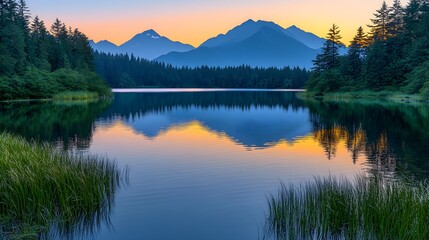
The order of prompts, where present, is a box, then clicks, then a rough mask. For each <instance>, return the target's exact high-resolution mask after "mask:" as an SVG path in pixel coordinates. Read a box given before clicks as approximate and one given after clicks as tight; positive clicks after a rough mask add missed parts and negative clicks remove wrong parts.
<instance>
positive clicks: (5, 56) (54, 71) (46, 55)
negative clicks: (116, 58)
mask: <svg viewBox="0 0 429 240" xmlns="http://www.w3.org/2000/svg"><path fill="white" fill-rule="evenodd" d="M68 91H70V92H73V91H89V92H96V93H98V94H99V95H108V94H110V89H109V88H108V87H107V85H106V84H105V83H104V81H103V80H102V79H101V78H100V77H99V76H98V75H97V74H96V73H95V72H94V59H93V51H92V49H91V46H90V45H89V42H88V38H87V37H86V36H85V34H83V33H82V32H80V31H79V30H78V29H73V28H71V27H67V26H66V25H65V24H64V23H63V22H61V21H60V20H59V19H56V21H55V22H54V23H53V24H52V26H51V27H50V29H47V27H46V25H45V23H44V21H43V20H41V19H39V17H37V16H35V17H34V18H31V15H30V11H29V9H28V7H27V5H26V2H25V0H0V100H11V99H40V98H52V97H53V96H54V95H56V94H58V93H62V92H68Z"/></svg>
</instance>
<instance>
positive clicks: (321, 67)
mask: <svg viewBox="0 0 429 240" xmlns="http://www.w3.org/2000/svg"><path fill="white" fill-rule="evenodd" d="M340 32H341V31H340V29H339V27H338V26H337V25H335V24H333V25H332V27H331V28H330V29H329V31H328V34H327V36H326V42H325V44H324V45H323V48H322V53H321V54H319V55H317V57H316V60H314V61H313V63H314V67H313V70H314V71H315V72H316V74H317V73H321V72H324V71H327V70H330V69H334V68H336V67H338V66H339V56H340V54H339V49H340V47H342V46H344V44H343V43H342V42H341V39H342V37H341V35H340Z"/></svg>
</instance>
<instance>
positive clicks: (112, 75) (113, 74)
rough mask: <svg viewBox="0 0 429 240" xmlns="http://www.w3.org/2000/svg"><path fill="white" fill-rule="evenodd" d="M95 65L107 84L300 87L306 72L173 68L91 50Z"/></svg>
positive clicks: (135, 85)
mask: <svg viewBox="0 0 429 240" xmlns="http://www.w3.org/2000/svg"><path fill="white" fill-rule="evenodd" d="M95 66H96V71H97V73H98V74H100V75H101V76H103V78H104V79H105V80H106V81H107V83H108V84H109V85H110V86H111V87H120V88H122V87H200V88H303V87H304V85H305V83H306V81H307V80H308V77H309V75H310V74H309V71H308V70H306V69H300V68H289V67H285V68H283V69H278V68H251V67H249V66H240V67H227V68H219V67H217V68H216V67H198V68H189V67H182V68H176V67H173V66H171V65H166V64H164V63H158V62H151V61H147V60H145V59H139V58H135V57H134V56H128V55H123V54H121V55H111V54H106V53H98V52H96V53H95Z"/></svg>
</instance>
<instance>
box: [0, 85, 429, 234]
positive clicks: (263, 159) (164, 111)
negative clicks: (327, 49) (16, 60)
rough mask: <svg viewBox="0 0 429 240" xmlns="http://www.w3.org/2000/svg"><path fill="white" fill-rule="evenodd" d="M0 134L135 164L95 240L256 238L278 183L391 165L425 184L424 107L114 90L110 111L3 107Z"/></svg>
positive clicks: (428, 136)
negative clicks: (107, 222) (109, 219)
mask: <svg viewBox="0 0 429 240" xmlns="http://www.w3.org/2000/svg"><path fill="white" fill-rule="evenodd" d="M0 130H8V131H11V132H13V133H16V134H20V135H24V136H26V137H28V138H40V139H42V140H45V141H50V142H59V143H60V144H62V145H63V146H64V147H65V148H70V147H73V148H74V147H77V148H79V149H86V150H88V152H91V153H98V154H103V155H107V156H109V157H111V158H115V159H117V160H118V162H119V164H128V165H129V166H130V167H131V173H132V175H131V176H130V181H131V185H132V188H131V189H127V191H124V193H121V194H120V196H119V199H118V201H117V203H118V204H117V205H116V206H115V210H116V211H115V212H116V214H115V216H114V218H113V225H114V227H115V229H116V232H114V233H112V232H111V231H107V230H101V234H100V235H99V236H98V238H99V239H121V238H124V236H127V239H177V238H181V239H254V238H255V236H257V225H258V224H259V223H262V224H263V222H264V219H265V218H264V217H265V212H264V211H265V210H266V208H265V207H266V199H265V196H266V195H267V194H269V193H272V192H275V191H276V189H277V187H278V183H279V180H282V181H285V182H301V181H307V180H309V179H311V178H312V176H314V175H319V176H326V175H329V174H333V175H346V176H354V175H355V173H358V172H361V170H362V169H364V170H366V171H370V172H376V173H380V172H381V173H384V174H387V175H394V174H395V171H396V170H397V168H398V165H407V166H408V170H410V171H411V172H412V173H414V174H415V175H417V176H420V177H428V176H429V161H428V160H429V148H428V143H429V108H428V107H426V106H410V105H405V104H386V103H374V102H373V103H341V102H322V101H303V100H300V99H299V98H297V97H296V95H295V94H294V93H288V92H194V91H191V92H184V93H180V92H166V93H154V92H152V93H116V94H115V98H114V99H113V100H112V101H111V102H94V103H88V104H79V105H67V104H57V103H19V104H18V103H14V104H0ZM172 202H173V203H174V204H172ZM162 216H169V217H168V219H166V218H163V217H162ZM213 226H216V229H214V228H213ZM103 229H104V228H103ZM165 229H168V230H169V231H165Z"/></svg>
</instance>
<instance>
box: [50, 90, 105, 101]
mask: <svg viewBox="0 0 429 240" xmlns="http://www.w3.org/2000/svg"><path fill="white" fill-rule="evenodd" d="M99 97H100V95H98V93H96V92H85V91H78V92H63V93H59V94H56V95H54V96H53V98H52V99H54V100H56V101H61V100H62V101H69V100H86V99H96V98H99Z"/></svg>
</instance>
